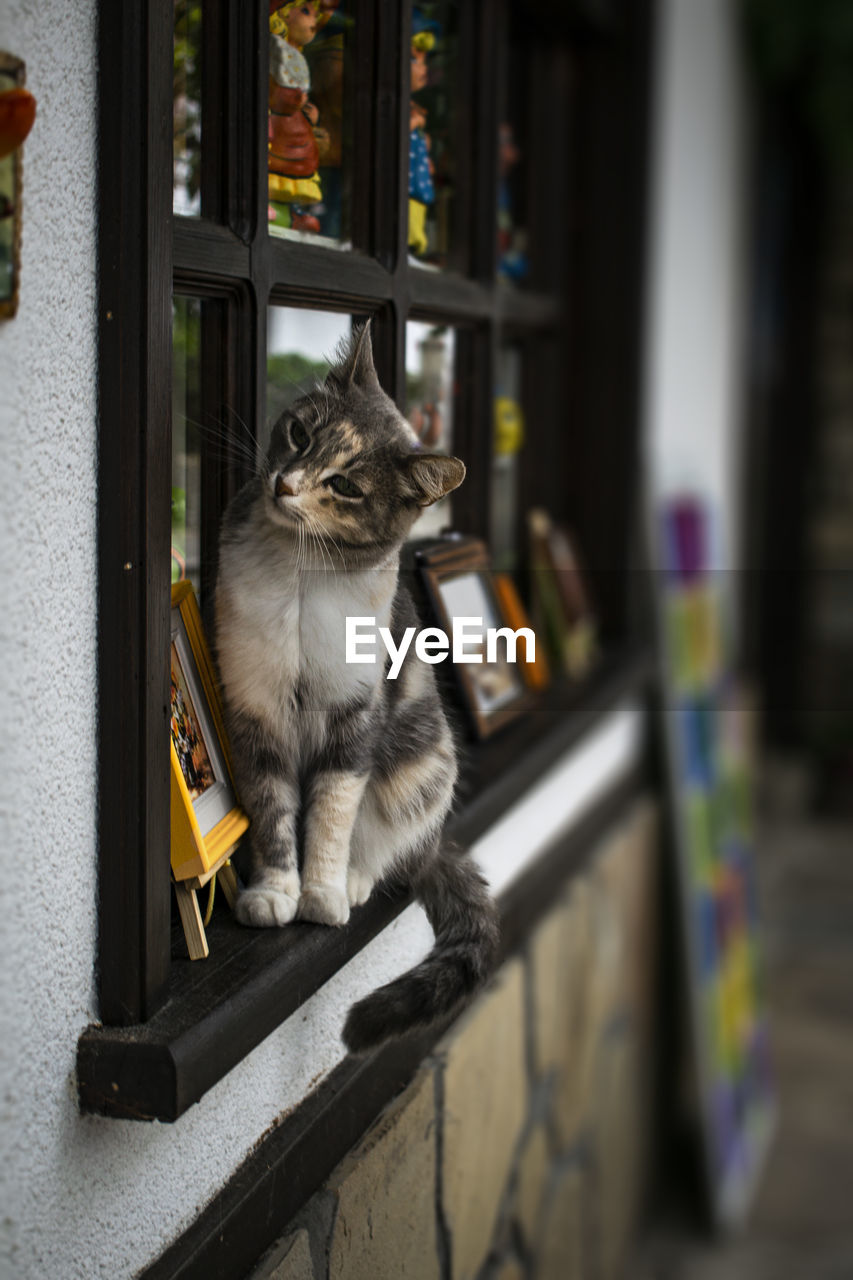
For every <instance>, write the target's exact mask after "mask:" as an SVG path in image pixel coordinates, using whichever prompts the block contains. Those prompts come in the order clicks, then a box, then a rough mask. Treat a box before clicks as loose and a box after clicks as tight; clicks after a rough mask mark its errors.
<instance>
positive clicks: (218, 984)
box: [77, 650, 652, 1121]
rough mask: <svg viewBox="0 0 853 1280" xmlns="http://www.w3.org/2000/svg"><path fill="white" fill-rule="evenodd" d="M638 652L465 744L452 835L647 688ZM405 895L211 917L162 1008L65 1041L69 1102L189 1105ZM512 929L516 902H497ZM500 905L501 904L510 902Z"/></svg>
mask: <svg viewBox="0 0 853 1280" xmlns="http://www.w3.org/2000/svg"><path fill="white" fill-rule="evenodd" d="M651 678H652V663H651V660H650V657H649V655H648V654H647V653H646V652H638V651H636V650H631V651H627V652H623V653H621V654H620V655H614V656H612V657H611V658H610V659H609V660H607V661H605V662H602V664H601V666H600V667H599V668H598V669H597V670H596V671H595V672H594V673H593V674H592V675H591V676H590V677H589V678H588V679H587V680H586V681H585V682H584V683H583V685H578V686H576V687H567V688H563V689H558V690H556V691H549V693H548V694H547V695H545V696H544V697H543V698H542V699H541V701H540V702H539V703H538V704H537V705H536V706H535V707H534V708H533V710H532V711H531V712H530V713H529V714H528V715H526V716H525V717H524V718H523V719H521V720H519V721H517V722H516V723H515V724H514V725H512V726H510V727H508V728H507V729H506V730H505V731H504V732H502V733H500V734H498V735H496V736H495V737H494V738H493V739H491V740H489V741H487V742H485V743H482V744H478V745H476V746H471V747H469V748H468V750H467V752H466V764H465V767H464V770H463V776H462V782H461V786H460V794H459V798H460V807H459V810H458V812H457V813H456V814H455V815H454V816H453V818H452V819H451V821H450V823H449V824H448V829H447V834H448V837H449V838H450V839H452V840H455V841H457V842H458V843H460V844H463V845H470V844H471V843H473V841H474V840H476V839H477V838H478V837H479V836H480V835H482V834H483V832H485V831H486V830H488V828H489V827H491V826H492V825H493V824H494V823H495V822H496V821H497V820H498V819H499V818H500V817H501V816H502V814H503V813H505V812H506V811H507V810H508V809H509V808H510V806H511V805H512V804H513V803H514V802H515V801H516V800H518V799H519V797H520V796H522V795H523V794H524V792H525V791H526V790H527V789H528V788H529V787H530V786H531V785H532V784H533V783H534V782H535V781H537V780H538V779H539V778H540V777H541V776H542V774H543V772H544V771H545V770H546V769H547V768H548V766H549V765H550V764H551V763H552V762H553V761H555V760H556V759H558V758H559V756H561V755H562V754H563V753H565V752H566V751H567V750H569V749H570V748H571V747H572V746H573V745H574V744H575V743H576V742H578V741H579V740H580V738H582V737H583V735H584V734H585V733H586V732H587V731H588V730H589V729H590V728H591V727H592V726H593V725H594V724H595V723H596V721H597V720H598V719H599V718H600V717H601V716H602V715H604V714H605V713H606V712H607V711H608V710H610V709H611V708H612V707H614V706H615V705H616V704H617V703H618V702H619V701H620V700H621V699H622V698H624V697H625V696H626V695H627V694H630V693H642V692H643V691H644V690H645V689H646V688H647V687H648V686H649V684H650V681H651ZM408 901H409V898H408V895H406V894H405V893H400V894H398V895H396V896H395V897H376V898H374V899H372V900H371V901H370V902H368V903H366V904H365V905H364V906H363V907H360V908H358V909H356V910H355V911H354V912H353V914H352V918H351V919H350V922H349V924H348V925H346V927H344V928H342V929H336V930H334V931H332V930H328V929H324V928H322V927H319V926H316V925H309V924H301V923H296V924H294V925H292V926H290V927H288V928H287V929H285V930H282V931H278V930H275V931H267V930H258V931H255V930H248V929H243V928H241V927H240V926H239V925H238V924H237V923H236V922H235V921H234V920H233V919H232V918H231V917H229V916H227V915H225V914H222V915H221V916H220V917H219V918H215V919H214V921H213V922H212V924H211V926H210V928H209V930H208V938H209V941H210V956H209V958H208V959H207V960H205V961H204V962H196V963H192V962H190V961H189V960H187V959H185V958H183V957H177V958H174V959H173V962H172V974H171V988H170V994H169V999H168V1001H167V1003H166V1005H165V1006H164V1007H163V1008H162V1009H161V1010H160V1011H159V1012H158V1013H157V1014H156V1015H155V1016H154V1017H153V1018H151V1020H150V1021H149V1022H146V1023H144V1024H141V1025H138V1026H133V1027H102V1026H91V1027H88V1028H87V1029H86V1030H85V1031H84V1032H83V1034H82V1036H81V1037H80V1040H79V1043H78V1048H77V1078H78V1089H79V1096H80V1104H81V1106H82V1108H83V1110H85V1111H92V1112H97V1113H100V1114H102V1115H108V1116H114V1117H119V1118H124V1119H140V1120H154V1119H157V1120H165V1121H173V1120H176V1119H177V1118H178V1116H180V1115H181V1114H182V1113H183V1112H184V1111H186V1109H187V1108H188V1107H190V1106H191V1105H192V1104H193V1103H194V1102H197V1101H198V1100H199V1099H200V1098H201V1097H202V1095H203V1094H204V1093H205V1092H206V1091H207V1090H208V1089H210V1088H211V1087H212V1086H213V1085H214V1084H216V1083H217V1082H218V1081H219V1080H221V1079H222V1078H223V1077H224V1076H225V1075H227V1073H228V1072H229V1071H230V1070H231V1069H232V1068H233V1067H235V1066H236V1065H237V1063H238V1062H240V1061H241V1060H242V1059H243V1058H244V1057H246V1056H247V1055H248V1054H249V1053H251V1051H252V1050H253V1049H254V1048H255V1047H256V1046H257V1045H259V1044H260V1043H261V1041H262V1040H264V1039H265V1038H266V1037H267V1036H268V1035H269V1034H270V1033H271V1032H272V1031H274V1030H275V1028H276V1027H277V1026H279V1025H280V1024H281V1023H282V1022H283V1021H284V1020H285V1019H286V1018H288V1017H289V1016H290V1015H291V1014H292V1013H294V1012H295V1011H296V1010H297V1009H298V1008H299V1007H300V1005H302V1004H303V1003H304V1002H305V1001H306V1000H307V999H308V998H309V997H310V996H312V995H313V994H314V992H315V991H317V990H318V988H319V987H321V986H322V985H323V983H325V982H326V981H328V979H329V978H331V977H332V975H333V974H334V973H336V972H337V970H338V969H340V968H341V967H342V966H343V965H344V964H346V963H347V961H349V960H350V959H352V957H353V956H354V955H356V954H357V953H358V952H359V951H360V950H361V949H362V947H364V946H365V945H366V944H367V943H368V942H369V941H370V940H371V938H373V937H374V936H375V935H376V934H378V933H379V932H380V931H381V930H382V929H384V928H385V927H386V926H387V925H388V924H390V923H391V921H392V920H393V919H394V918H395V917H396V916H397V915H399V913H400V912H401V911H402V910H403V908H404V907H405V906H406V905H407V903H408ZM501 905H502V908H503V914H504V917H505V920H506V921H507V923H508V924H510V925H511V926H512V930H511V931H512V932H513V933H514V932H517V929H516V926H517V925H518V920H517V919H515V918H514V917H515V916H517V914H518V908H517V906H516V907H513V904H512V903H510V902H509V901H508V902H507V903H503V902H502V903H501ZM510 908H512V909H510Z"/></svg>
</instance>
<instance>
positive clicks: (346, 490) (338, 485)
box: [326, 476, 364, 498]
mask: <svg viewBox="0 0 853 1280" xmlns="http://www.w3.org/2000/svg"><path fill="white" fill-rule="evenodd" d="M326 484H327V485H328V486H329V488H330V489H334V491H335V493H339V494H340V495H341V497H342V498H363V497H364V494H363V493H362V492H361V489H359V487H358V485H357V484H353V482H352V480H347V478H346V476H331V477H330V478H329V479H328V480H327V481H326Z"/></svg>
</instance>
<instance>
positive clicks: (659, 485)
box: [645, 0, 748, 568]
mask: <svg viewBox="0 0 853 1280" xmlns="http://www.w3.org/2000/svg"><path fill="white" fill-rule="evenodd" d="M658 8H659V24H660V25H659V29H658V34H657V68H656V81H655V88H656V103H655V147H654V150H653V166H654V167H653V174H652V217H651V234H650V240H649V255H650V258H649V276H648V280H649V291H648V309H647V327H646V352H647V359H646V406H645V419H646V427H647V431H646V441H647V448H648V456H649V463H650V466H649V475H650V477H651V479H652V484H653V487H654V489H655V491H656V494H657V495H658V496H660V495H662V494H671V493H673V492H683V491H684V490H685V489H687V490H690V491H691V492H694V493H696V492H698V493H700V494H702V495H704V496H705V497H706V498H707V499H708V501H709V503H710V507H711V511H712V513H713V522H714V537H713V546H712V554H713V564H714V566H715V567H718V568H731V567H735V566H737V565H738V564H740V562H741V561H740V553H739V536H740V535H739V528H738V512H737V501H736V499H737V498H738V497H739V493H740V464H741V451H740V429H741V416H742V411H743V403H742V394H743V355H744V338H743V335H744V325H745V299H746V288H747V278H746V272H745V249H746V227H747V223H746V215H747V209H746V206H745V202H744V193H745V190H746V184H745V173H746V171H745V159H746V156H747V154H748V119H747V111H746V97H745V89H744V82H743V75H742V67H741V60H740V54H739V48H738V33H737V24H736V8H737V6H736V4H734V3H732V0H660V2H659V6H658Z"/></svg>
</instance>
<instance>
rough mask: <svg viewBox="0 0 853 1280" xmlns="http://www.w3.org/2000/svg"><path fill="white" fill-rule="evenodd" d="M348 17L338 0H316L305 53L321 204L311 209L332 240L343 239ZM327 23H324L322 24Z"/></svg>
mask: <svg viewBox="0 0 853 1280" xmlns="http://www.w3.org/2000/svg"><path fill="white" fill-rule="evenodd" d="M351 22H352V20H351V19H350V18H348V17H347V15H346V13H345V12H344V11H343V5H339V0H320V17H319V21H318V24H317V26H318V31H319V29H320V28H322V31H321V32H320V33H319V34H318V37H317V39H315V40H314V41H313V43H312V44H311V47H310V49H309V50H308V53H307V55H306V56H307V59H308V65H309V67H310V69H311V97H312V99H313V101H314V103H315V104H316V106H317V108H318V110H319V113H320V120H321V121H322V122H323V127H322V129H315V130H314V136H315V138H316V139H317V146H318V149H319V153H320V168H319V174H320V186H321V187H322V189H323V203H322V205H321V206H319V207H318V208H317V209H315V210H314V211H313V212H315V213H316V214H317V216H318V217H319V219H320V224H321V231H322V232H323V235H325V236H331V237H333V238H334V239H336V240H340V239H342V238H343V235H344V233H345V227H344V225H343V203H344V191H343V188H344V182H343V166H344V47H345V36H346V31H347V28H348V27H349V26H350V25H351ZM326 24H328V25H326Z"/></svg>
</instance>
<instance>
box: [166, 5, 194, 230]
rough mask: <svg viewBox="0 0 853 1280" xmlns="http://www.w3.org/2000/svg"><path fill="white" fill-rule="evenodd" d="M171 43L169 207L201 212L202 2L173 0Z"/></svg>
mask: <svg viewBox="0 0 853 1280" xmlns="http://www.w3.org/2000/svg"><path fill="white" fill-rule="evenodd" d="M174 15H175V28H174V43H173V46H172V126H173V135H174V136H173V149H172V155H173V182H172V208H173V210H174V212H175V213H180V214H183V215H184V216H193V215H197V214H198V213H200V211H201V4H200V3H193V0H175V9H174Z"/></svg>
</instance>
